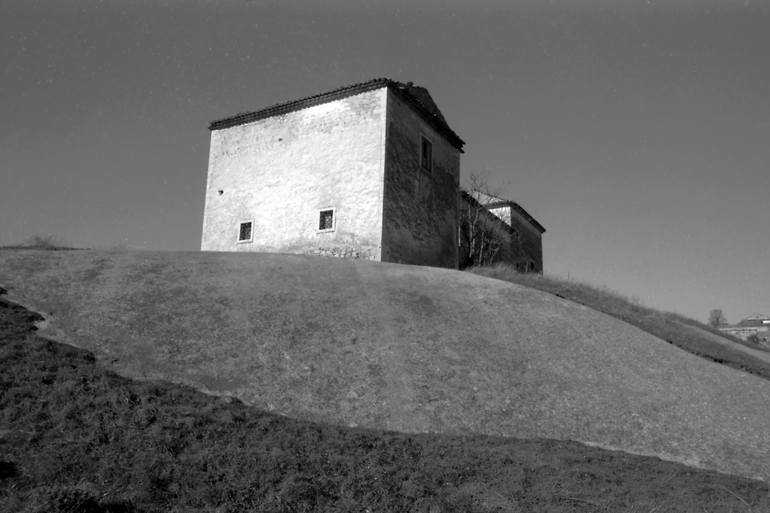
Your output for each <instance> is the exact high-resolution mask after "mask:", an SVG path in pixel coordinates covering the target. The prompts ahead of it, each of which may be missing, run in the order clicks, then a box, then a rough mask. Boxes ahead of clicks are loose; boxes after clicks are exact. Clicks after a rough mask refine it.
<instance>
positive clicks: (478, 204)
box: [459, 174, 510, 267]
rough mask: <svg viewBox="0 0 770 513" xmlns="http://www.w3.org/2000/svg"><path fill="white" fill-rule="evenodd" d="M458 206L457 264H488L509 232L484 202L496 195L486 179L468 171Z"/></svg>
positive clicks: (493, 259) (464, 265) (495, 255)
mask: <svg viewBox="0 0 770 513" xmlns="http://www.w3.org/2000/svg"><path fill="white" fill-rule="evenodd" d="M462 195H463V196H462V198H461V209H460V223H459V236H460V251H461V253H462V254H461V255H460V267H469V266H473V265H489V264H491V263H493V262H494V261H495V258H496V257H497V256H498V253H499V252H500V250H501V248H502V246H503V241H504V240H505V238H506V237H510V235H508V234H506V233H505V231H506V230H509V229H510V227H508V226H507V225H506V224H505V223H504V222H503V221H501V220H500V219H499V218H497V217H496V216H495V215H494V214H492V213H491V212H490V211H489V210H488V209H487V207H486V206H485V205H486V204H488V203H489V202H490V199H491V198H495V197H496V195H494V194H492V193H491V192H490V188H489V184H488V182H487V181H486V179H484V178H482V177H480V176H479V175H477V174H471V175H470V177H469V178H468V183H467V186H466V187H465V190H464V191H463V192H462Z"/></svg>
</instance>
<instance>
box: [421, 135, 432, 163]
mask: <svg viewBox="0 0 770 513" xmlns="http://www.w3.org/2000/svg"><path fill="white" fill-rule="evenodd" d="M420 166H421V167H422V168H423V169H424V170H426V171H432V170H433V144H431V142H430V141H429V140H427V139H426V138H425V137H423V138H422V148H421V150H420Z"/></svg>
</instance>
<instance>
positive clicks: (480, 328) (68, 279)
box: [0, 251, 770, 477]
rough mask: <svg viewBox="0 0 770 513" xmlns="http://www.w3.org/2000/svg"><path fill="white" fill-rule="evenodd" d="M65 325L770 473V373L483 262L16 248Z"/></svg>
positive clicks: (334, 390)
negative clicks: (719, 358) (721, 360)
mask: <svg viewBox="0 0 770 513" xmlns="http://www.w3.org/2000/svg"><path fill="white" fill-rule="evenodd" d="M0 285H3V286H6V288H8V289H9V293H10V294H11V295H12V296H14V297H16V298H19V299H23V300H24V302H25V304H29V305H31V306H33V307H35V308H36V309H39V310H40V311H42V312H44V313H45V314H46V315H47V316H48V317H49V321H50V322H49V327H48V328H47V329H46V330H45V332H46V333H48V334H50V335H51V336H54V337H56V338H57V339H58V340H61V341H69V342H72V343H75V344H78V345H81V346H83V347H85V348H88V349H90V350H94V351H95V352H96V354H97V357H98V358H99V360H100V361H102V362H104V363H105V364H107V365H110V366H111V368H113V369H115V370H117V371H119V372H120V373H122V374H124V375H128V376H133V377H139V378H148V379H153V378H163V379H168V380H171V381H176V382H181V383H186V384H189V385H193V386H195V387H196V388H198V389H202V390H208V391H211V392H215V393H227V394H232V395H236V396H238V397H240V398H241V399H242V400H244V401H245V402H247V403H250V404H253V405H255V406H258V407H261V408H264V409H266V410H270V411H274V412H280V413H283V414H286V415H290V416H292V417H296V418H302V419H307V420H315V421H324V422H332V423H337V424H342V425H353V424H355V425H358V426H366V427H371V428H383V429H395V430H399V431H405V432H439V433H449V434H469V433H475V434H487V435H496V436H515V437H525V438H528V437H538V436H542V437H548V438H554V439H572V440H580V441H584V442H590V443H594V444H598V445H600V446H604V447H612V448H618V449H623V450H626V451H631V452H638V453H643V454H653V455H658V456H660V457H664V458H667V459H671V460H675V461H680V462H686V463H688V464H692V465H700V466H702V467H706V468H711V469H719V470H722V471H725V472H729V473H735V474H741V475H746V476H764V477H770V432H768V431H767V429H766V426H767V425H770V411H768V409H767V397H770V382H768V381H767V380H765V379H761V378H758V377H756V376H753V375H750V374H746V373H742V372H738V371H735V370H733V369H731V368H728V367H726V366H724V365H718V364H716V363H713V362H711V361H706V360H704V359H702V358H699V357H696V356H694V355H692V354H689V353H687V352H684V351H681V350H680V349H678V348H677V347H674V346H672V345H671V344H668V343H666V342H664V341H662V340H660V339H658V338H656V337H653V336H651V335H649V334H648V333H646V332H644V331H642V330H640V329H637V328H635V327H633V326H631V325H629V324H627V323H624V322H621V321H619V320H617V319H615V318H613V317H610V316H607V315H605V314H602V313H599V312H597V311H595V310H593V309H591V308H587V307H585V306H581V305H579V304H577V303H575V302H572V301H568V300H565V299H561V298H557V297H555V296H554V295H552V294H547V293H544V292H540V291H537V290H534V289H532V288H528V287H522V286H518V285H515V284H511V283H506V282H503V281H500V280H492V279H486V278H484V277H480V276H477V275H474V274H471V273H464V272H456V271H447V270H440V269H431V268H420V267H410V266H399V265H387V264H375V263H370V262H353V261H340V260H336V259H322V258H312V257H300V256H296V255H294V256H291V255H259V254H206V253H198V252H196V253H142V252H135V253H134V252H125V253H119V252H97V251H78V252H45V251H39V252H35V251H19V252H13V251H4V252H0Z"/></svg>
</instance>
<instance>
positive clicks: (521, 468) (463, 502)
mask: <svg viewBox="0 0 770 513" xmlns="http://www.w3.org/2000/svg"><path fill="white" fill-rule="evenodd" d="M0 302H2V300H0ZM31 318H34V315H31V314H30V313H29V312H27V311H25V310H24V309H21V308H19V307H15V306H13V305H8V304H5V306H3V307H2V308H0V460H1V461H2V464H0V473H2V476H3V477H2V479H0V511H20V512H26V513H32V512H36V513H37V512H65V511H68V512H70V511H71V512H74V511H77V512H98V513H110V512H112V513H141V512H183V511H184V512H204V511H205V512H214V511H216V512H221V513H227V512H268V511H270V512H310V511H342V512H362V511H372V512H374V511H387V512H390V511H405V512H426V513H427V512H492V511H499V512H504V511H533V512H576V511H597V512H613V513H614V512H622V511H629V512H631V511H633V512H641V511H645V512H647V511H655V512H661V513H662V512H696V511H697V512H717V511H733V512H747V513H748V512H751V513H758V512H760V511H767V508H768V506H769V503H768V501H767V497H768V487H767V485H766V484H765V483H763V482H760V481H753V480H750V479H745V478H741V477H736V476H730V475H725V474H719V473H715V472H708V471H702V470H696V469H693V468H689V467H685V466H683V465H679V464H676V463H670V462H665V461H662V460H660V459H657V458H652V457H643V456H634V455H630V454H626V453H622V452H613V451H606V450H602V449H598V448H593V447H587V446H584V445H581V444H578V443H575V442H569V441H557V440H517V439H506V438H494V437H486V436H438V435H407V434H401V433H393V432H382V431H368V430H362V429H348V428H343V427H337V426H331V425H322V424H313V423H310V422H303V421H298V420H292V419H289V418H285V417H281V416H278V415H274V414H270V413H267V412H264V411H260V410H257V409H255V408H251V407H248V406H245V405H243V404H241V403H240V402H239V401H236V400H230V399H222V398H216V397H211V396H206V395H204V394H201V393H199V392H196V391H194V390H192V389H190V388H187V387H183V386H177V385H172V384H168V383H153V382H137V381H132V380H129V379H126V378H122V377H120V376H118V375H116V374H114V373H111V372H109V371H107V370H105V369H102V368H101V367H99V366H98V365H96V363H95V361H94V358H93V356H92V354H91V353H89V352H87V351H83V350H80V349H76V348H73V347H71V346H68V345H64V344H58V343H55V342H51V341H48V340H45V339H42V338H40V337H38V336H37V335H36V334H35V333H34V332H33V331H32V325H31V322H30V319H31Z"/></svg>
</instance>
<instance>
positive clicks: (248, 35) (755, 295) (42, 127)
mask: <svg viewBox="0 0 770 513" xmlns="http://www.w3.org/2000/svg"><path fill="white" fill-rule="evenodd" d="M381 76H387V77H390V78H393V79H396V80H401V81H414V82H415V83H417V84H419V85H423V86H425V87H427V88H428V89H429V90H430V92H431V93H432V95H433V97H434V99H435V100H436V102H437V103H438V105H439V107H440V108H441V109H442V111H443V113H444V115H445V116H446V118H447V120H448V121H449V124H450V125H451V126H452V127H453V128H454V130H455V131H456V132H457V133H458V134H460V136H461V137H462V138H463V139H465V140H466V142H467V146H466V154H465V155H464V156H463V162H462V167H463V173H464V174H466V175H467V174H468V173H470V172H479V173H482V174H485V175H486V176H487V177H488V178H489V181H490V183H491V184H492V185H493V186H495V188H496V189H497V190H498V191H499V192H501V193H502V195H504V196H508V197H510V198H511V199H513V200H515V201H518V202H519V203H520V204H522V205H523V206H524V207H525V208H526V209H527V210H528V211H530V213H532V214H533V215H534V216H535V217H536V218H537V219H538V220H539V221H540V222H541V223H542V224H543V225H545V227H546V228H547V229H548V232H547V233H546V234H545V238H544V251H545V267H546V272H548V273H552V274H557V275H561V276H565V277H566V276H567V275H569V276H570V278H572V279H577V280H582V281H586V282H589V283H592V284H595V285H606V286H607V287H609V288H611V289H614V290H617V291H618V292H621V293H623V294H625V295H628V296H634V297H636V298H638V299H639V300H640V301H641V302H642V303H643V304H646V305H649V306H654V307H658V308H663V309H667V310H673V311H677V312H681V313H685V314H688V315H690V316H693V317H696V318H699V319H701V320H705V318H706V316H707V314H708V311H709V310H710V309H711V308H722V309H723V310H724V311H725V313H726V314H727V317H728V320H730V321H731V322H735V321H738V320H739V319H740V318H742V317H744V316H747V315H749V314H752V313H755V312H767V313H770V3H768V2H767V1H764V0H763V1H762V2H758V1H746V0H736V1H729V0H724V1H710V0H692V1H685V0H666V1H651V0H648V1H644V0H638V1H637V0H625V1H624V0H586V1H580V0H564V1H556V0H554V1H550V2H549V1H547V0H526V1H518V2H517V1H489V2H483V1H482V2H460V1H453V0H449V1H439V0H435V1H425V2H413V1H410V2H407V1H399V0H397V1H394V2H387V3H385V2H362V1H355V2H354V1H350V2H343V1H330V2H323V3H321V2H318V3H316V2H313V3H310V2H307V3H300V2H291V1H285V0H284V1H280V2H272V1H256V0H255V1H244V0H232V1H217V0H190V1H184V2H182V1H181V0H177V1H169V0H166V1H161V0H153V1H143V0H130V1H129V0H123V1H121V0H113V1H94V0H67V1H66V2H62V1H58V0H49V1H34V0H0V119H1V120H2V123H1V124H0V244H11V243H16V242H20V241H22V240H24V239H26V238H28V237H30V236H31V235H36V234H42V235H45V234H54V235H56V236H58V237H60V238H61V239H63V240H65V241H67V242H69V243H71V244H74V245H79V246H89V247H103V248H106V247H112V246H117V245H123V246H126V247H130V248H147V249H158V250H185V249H186V250H195V249H197V248H198V245H199V242H200V230H201V221H202V212H203V196H204V186H205V177H206V166H207V158H208V137H209V133H208V130H207V123H208V122H209V121H211V120H213V119H218V118H222V117H226V116H229V115H232V114H235V113H238V112H242V111H250V110H257V109H259V108H262V107H265V106H268V105H271V104H274V103H279V102H283V101H287V100H291V99H295V98H299V97H303V96H307V95H311V94H315V93H319V92H323V91H326V90H329V89H333V88H336V87H339V86H343V85H348V84H351V83H355V82H360V81H364V80H368V79H370V78H374V77H381Z"/></svg>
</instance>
